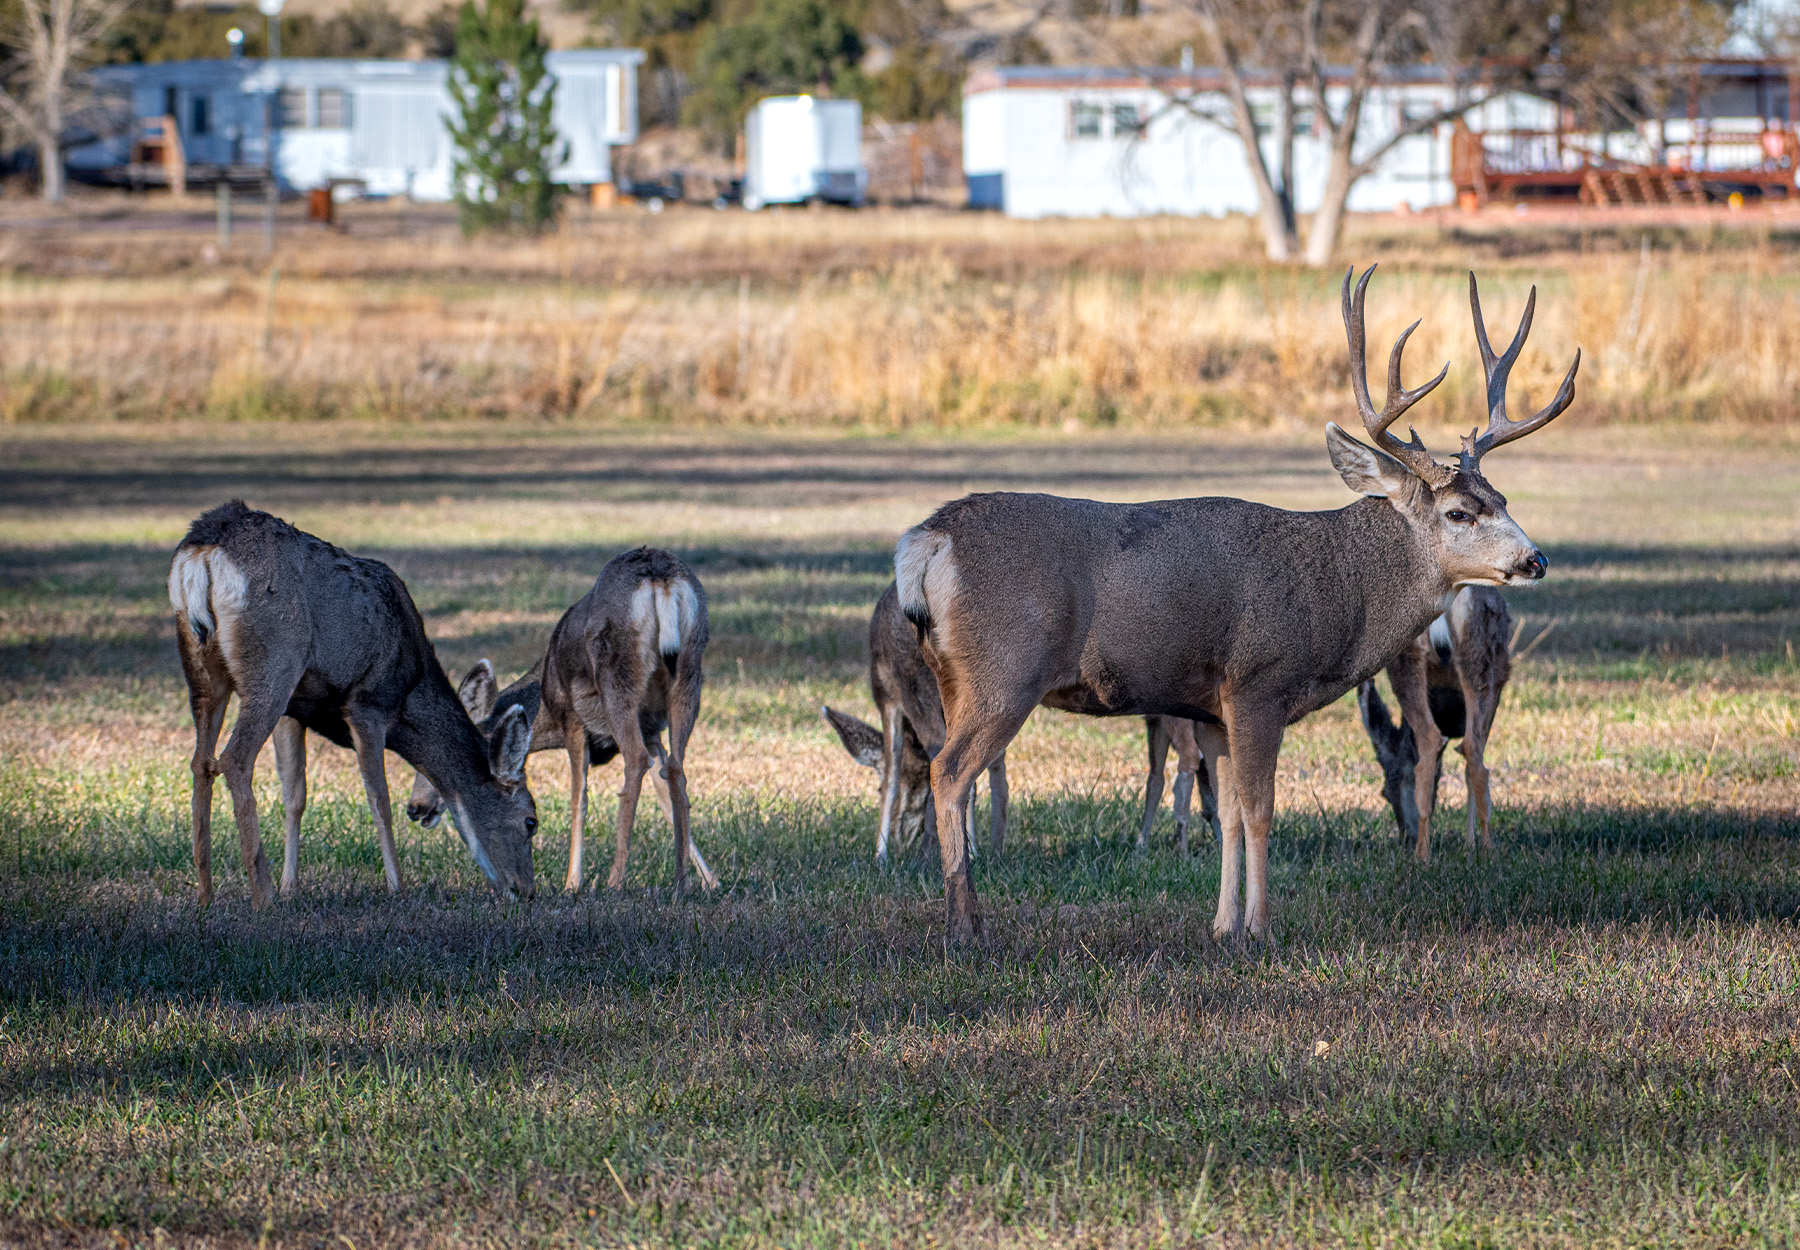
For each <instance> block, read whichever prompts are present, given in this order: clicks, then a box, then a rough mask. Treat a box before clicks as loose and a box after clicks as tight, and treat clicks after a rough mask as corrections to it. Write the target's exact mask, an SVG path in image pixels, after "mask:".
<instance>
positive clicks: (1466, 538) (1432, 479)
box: [1325, 266, 1581, 590]
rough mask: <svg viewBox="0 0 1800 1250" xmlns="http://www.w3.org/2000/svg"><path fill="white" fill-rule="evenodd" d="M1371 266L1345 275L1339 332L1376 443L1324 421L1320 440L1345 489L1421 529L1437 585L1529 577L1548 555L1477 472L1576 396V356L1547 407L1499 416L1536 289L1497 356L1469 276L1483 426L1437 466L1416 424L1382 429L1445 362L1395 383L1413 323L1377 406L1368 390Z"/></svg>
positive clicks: (1392, 356) (1428, 386)
mask: <svg viewBox="0 0 1800 1250" xmlns="http://www.w3.org/2000/svg"><path fill="white" fill-rule="evenodd" d="M1374 272H1375V270H1374V267H1373V266H1371V267H1370V268H1369V269H1368V271H1367V272H1365V273H1364V274H1363V276H1362V280H1361V281H1359V282H1358V283H1357V284H1356V289H1355V290H1354V291H1352V290H1351V287H1350V279H1351V277H1352V276H1353V275H1354V273H1355V270H1352V271H1351V272H1350V273H1348V274H1345V275H1344V331H1345V334H1346V335H1347V337H1348V339H1349V344H1350V389H1351V391H1352V392H1353V393H1354V394H1355V396H1356V409H1357V412H1358V413H1359V414H1360V415H1361V417H1362V421H1363V428H1364V429H1366V430H1367V431H1368V432H1369V435H1370V436H1371V437H1372V438H1373V439H1374V442H1375V445H1374V446H1373V447H1371V446H1369V445H1368V444H1366V443H1360V442H1358V441H1357V440H1356V439H1353V438H1351V437H1350V436H1349V435H1348V434H1346V433H1344V431H1343V430H1341V429H1339V428H1338V427H1337V426H1335V425H1333V426H1330V427H1328V429H1327V430H1326V440H1325V441H1326V445H1327V446H1328V447H1329V448H1330V450H1331V462H1332V463H1333V464H1334V465H1336V466H1337V470H1338V473H1339V474H1340V475H1341V476H1342V477H1343V479H1344V482H1345V483H1346V484H1347V485H1348V486H1349V487H1350V489H1351V490H1354V491H1359V492H1361V493H1362V494H1365V495H1374V496H1378V497H1381V498H1385V499H1388V500H1390V501H1392V502H1393V504H1394V506H1395V508H1397V509H1398V510H1399V511H1400V512H1401V513H1403V514H1404V515H1405V516H1406V517H1407V519H1408V520H1410V521H1411V522H1412V524H1413V525H1414V526H1415V527H1416V528H1417V529H1418V530H1419V531H1420V532H1421V536H1422V537H1423V538H1424V539H1425V543H1426V545H1427V547H1429V548H1430V549H1431V550H1432V552H1433V554H1434V555H1435V556H1436V557H1437V564H1438V567H1439V568H1440V569H1442V570H1443V573H1444V576H1445V578H1446V583H1445V589H1446V590H1448V589H1451V588H1452V587H1455V586H1466V585H1479V586H1512V585H1518V584H1519V583H1521V582H1534V581H1537V580H1538V579H1539V578H1541V577H1542V576H1543V575H1544V571H1545V570H1546V569H1547V568H1548V567H1549V561H1547V560H1546V559H1544V553H1543V552H1541V551H1539V550H1538V549H1537V546H1536V545H1535V544H1534V543H1533V542H1532V541H1531V540H1530V539H1529V538H1527V537H1525V531H1523V530H1521V529H1520V528H1519V527H1518V525H1517V524H1516V523H1515V522H1514V521H1513V519H1512V518H1511V517H1510V516H1508V515H1507V514H1506V497H1505V496H1504V495H1502V494H1501V493H1500V492H1499V491H1497V490H1495V489H1494V488H1493V487H1492V486H1490V485H1488V480H1487V479H1486V478H1485V477H1483V476H1482V475H1481V457H1482V456H1483V455H1485V454H1486V453H1487V452H1489V451H1491V450H1493V449H1494V448H1496V447H1501V446H1504V445H1505V444H1507V443H1510V442H1513V441H1514V440H1515V439H1520V438H1523V437H1525V435H1527V434H1529V433H1531V432H1532V431H1533V430H1538V429H1542V428H1543V427H1544V426H1546V425H1548V424H1549V423H1550V422H1551V421H1554V420H1555V419H1556V418H1557V417H1558V416H1559V415H1561V413H1562V411H1563V410H1564V409H1565V408H1567V407H1568V406H1569V404H1570V403H1571V402H1572V401H1573V400H1574V398H1575V374H1576V371H1577V370H1579V369H1580V368H1581V353H1580V352H1579V351H1578V352H1576V353H1575V361H1574V363H1573V364H1571V365H1570V366H1569V372H1568V374H1567V375H1566V376H1565V377H1564V378H1563V382H1562V386H1561V387H1559V388H1558V389H1557V392H1556V396H1555V398H1553V399H1552V400H1551V401H1550V403H1549V404H1548V405H1546V406H1545V407H1544V408H1542V409H1540V410H1539V411H1538V412H1537V413H1535V414H1533V415H1532V416H1530V417H1528V418H1526V419H1525V420H1523V421H1514V420H1513V419H1512V418H1511V417H1509V416H1507V415H1506V383H1507V379H1508V377H1509V376H1510V375H1511V373H1512V367H1513V362H1514V361H1516V360H1517V359H1518V358H1519V352H1520V350H1521V349H1523V348H1524V346H1525V338H1526V336H1527V335H1528V334H1530V333H1531V317H1532V313H1533V311H1534V310H1535V309H1536V308H1537V288H1536V287H1533V288H1532V290H1531V297H1530V298H1529V299H1527V300H1526V301H1525V315H1524V316H1523V317H1521V318H1520V319H1519V329H1518V332H1517V333H1516V334H1514V335H1513V339H1512V342H1511V344H1509V345H1508V346H1507V349H1506V350H1505V351H1504V352H1498V353H1496V352H1495V351H1494V347H1493V344H1492V343H1490V342H1488V335H1487V323H1486V322H1485V321H1484V320H1483V319H1482V315H1481V296H1480V293H1479V292H1478V291H1477V289H1476V285H1475V275H1474V274H1472V273H1471V274H1470V275H1469V312H1470V315H1471V316H1472V317H1473V318H1474V321H1475V344H1476V346H1477V347H1478V348H1480V350H1481V367H1482V371H1483V372H1484V373H1485V374H1486V375H1487V406H1488V423H1487V429H1486V430H1480V429H1477V430H1475V431H1473V432H1471V433H1469V434H1468V435H1466V436H1464V438H1463V440H1462V451H1461V453H1459V454H1458V456H1457V464H1456V466H1455V467H1452V466H1450V465H1448V464H1440V463H1439V462H1438V461H1436V460H1434V459H1432V457H1431V453H1430V452H1428V451H1427V450H1426V449H1425V444H1424V443H1422V442H1420V441H1419V436H1418V433H1417V432H1416V431H1409V433H1410V434H1411V436H1410V437H1409V438H1408V439H1407V440H1406V441H1405V442H1401V441H1400V439H1398V438H1397V437H1395V436H1394V434H1393V433H1392V432H1391V427H1392V426H1393V424H1394V422H1395V421H1397V420H1399V418H1400V416H1401V414H1403V413H1404V412H1405V411H1406V410H1407V409H1408V408H1411V407H1412V406H1413V405H1414V404H1416V403H1418V402H1419V400H1421V399H1423V398H1424V397H1425V396H1426V395H1429V394H1430V393H1431V391H1432V390H1433V389H1434V388H1435V387H1436V386H1437V384H1438V383H1439V382H1442V381H1443V380H1444V376H1445V374H1446V373H1448V372H1449V369H1450V366H1449V365H1445V366H1444V369H1443V371H1442V372H1440V373H1439V374H1438V375H1437V376H1436V377H1435V378H1432V379H1431V380H1430V381H1429V382H1427V383H1425V384H1424V385H1423V386H1419V387H1415V388H1414V389H1412V390H1407V389H1406V388H1405V386H1403V385H1402V383H1401V381H1400V361H1401V356H1402V354H1403V353H1404V352H1405V350H1406V340H1407V338H1408V337H1409V336H1411V334H1412V332H1413V331H1414V330H1416V329H1417V328H1418V325H1419V323H1418V322H1416V321H1415V322H1413V323H1412V325H1410V326H1408V327H1407V328H1406V329H1405V330H1404V331H1403V332H1402V333H1401V335H1400V337H1399V339H1398V340H1396V341H1395V343H1394V349H1393V351H1392V352H1390V353H1389V354H1388V394H1387V402H1386V403H1385V404H1383V405H1382V407H1381V408H1379V409H1377V408H1376V407H1375V402H1374V400H1373V399H1372V398H1371V397H1370V395H1369V379H1368V372H1367V370H1368V365H1367V361H1366V360H1365V358H1364V356H1365V353H1364V346H1363V297H1364V293H1365V291H1366V290H1367V289H1368V285H1369V278H1370V276H1371V275H1373V274H1374Z"/></svg>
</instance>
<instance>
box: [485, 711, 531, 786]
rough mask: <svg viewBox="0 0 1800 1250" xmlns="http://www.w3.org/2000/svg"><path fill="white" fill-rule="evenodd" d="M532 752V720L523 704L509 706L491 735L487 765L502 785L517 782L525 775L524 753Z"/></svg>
mask: <svg viewBox="0 0 1800 1250" xmlns="http://www.w3.org/2000/svg"><path fill="white" fill-rule="evenodd" d="M529 754H531V721H530V719H529V718H528V717H527V716H526V715H525V709H524V708H522V707H517V706H514V707H509V708H507V709H506V711H505V712H503V713H502V714H501V716H500V723H499V724H498V725H495V726H494V736H493V737H491V738H489V739H488V767H489V768H490V769H492V770H493V774H494V779H495V780H496V781H498V782H500V783H501V784H502V785H508V786H516V785H518V784H519V782H521V781H523V780H524V779H525V757H526V756H527V755H529Z"/></svg>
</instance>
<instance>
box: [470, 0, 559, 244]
mask: <svg viewBox="0 0 1800 1250" xmlns="http://www.w3.org/2000/svg"><path fill="white" fill-rule="evenodd" d="M544 52H545V46H544V38H543V35H542V33H541V32H540V31H539V30H538V24H537V19H536V18H527V17H526V16H525V0H482V7H481V8H477V7H476V5H475V0H464V4H463V6H462V12H461V14H460V15H459V16H458V18H457V23H456V53H455V55H454V56H453V57H452V58H451V61H450V96H451V99H453V100H454V101H455V102H456V113H455V115H453V116H450V117H447V118H445V119H444V120H445V123H446V125H447V126H448V127H449V130H450V139H451V142H452V143H453V144H455V147H456V154H455V158H454V160H453V162H452V166H451V169H452V178H453V180H454V184H455V187H456V207H457V219H458V220H459V221H460V222H461V224H462V228H463V231H464V233H468V234H473V233H474V232H475V231H477V230H484V229H503V230H526V231H531V232H533V233H535V232H537V231H540V230H543V229H544V228H545V227H547V226H549V225H550V224H551V223H552V222H553V221H555V220H556V210H557V201H556V190H557V189H556V186H555V184H554V183H552V182H551V181H550V171H551V170H552V169H553V168H555V167H556V165H558V164H559V163H560V162H561V160H562V156H563V148H562V144H561V143H560V142H559V141H558V139H557V137H556V131H555V130H554V129H553V128H552V127H551V124H550V107H551V102H552V100H553V99H554V97H555V94H556V83H555V81H554V80H553V79H551V77H550V76H549V73H548V71H546V69H545V68H544Z"/></svg>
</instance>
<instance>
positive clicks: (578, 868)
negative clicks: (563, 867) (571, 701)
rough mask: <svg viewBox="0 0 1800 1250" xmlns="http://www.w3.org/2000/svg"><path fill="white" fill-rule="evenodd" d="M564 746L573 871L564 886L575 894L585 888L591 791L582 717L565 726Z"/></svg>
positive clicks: (573, 718) (570, 854)
mask: <svg viewBox="0 0 1800 1250" xmlns="http://www.w3.org/2000/svg"><path fill="white" fill-rule="evenodd" d="M563 746H564V748H565V749H567V751H568V753H569V871H568V874H567V875H566V876H565V877H564V878H563V889H564V890H566V891H567V892H568V893H570V894H574V893H576V892H577V891H578V890H580V889H581V879H582V851H583V849H584V848H585V846H586V842H585V839H586V836H587V794H588V746H587V729H586V727H585V726H583V725H582V723H581V721H580V719H579V718H578V717H571V718H570V723H569V724H568V725H565V726H563Z"/></svg>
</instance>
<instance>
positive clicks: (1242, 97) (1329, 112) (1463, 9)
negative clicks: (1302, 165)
mask: <svg viewBox="0 0 1800 1250" xmlns="http://www.w3.org/2000/svg"><path fill="white" fill-rule="evenodd" d="M1192 2H1193V4H1194V7H1195V10H1196V12H1197V16H1198V17H1199V19H1200V26H1201V29H1202V31H1203V32H1204V33H1205V35H1206V38H1207V41H1208V42H1209V43H1210V44H1211V45H1212V52H1213V55H1214V58H1215V59H1216V61H1217V63H1218V69H1219V72H1220V75H1221V76H1222V77H1223V79H1224V86H1225V96H1226V105H1227V109H1226V111H1225V113H1224V114H1223V115H1220V114H1218V113H1217V112H1215V111H1213V110H1211V109H1209V108H1207V107H1206V106H1205V105H1204V104H1202V103H1199V102H1196V101H1194V100H1186V101H1182V102H1181V103H1182V104H1183V105H1184V106H1185V107H1187V108H1188V109H1189V110H1190V111H1192V112H1194V113H1195V114H1196V115H1197V116H1200V117H1202V118H1204V119H1206V120H1211V121H1214V122H1217V123H1218V124H1220V125H1222V126H1224V127H1226V128H1227V129H1229V130H1231V131H1232V132H1234V133H1235V134H1236V135H1237V136H1238V139H1239V140H1240V142H1242V144H1243V147H1244V157H1245V160H1246V161H1247V162H1248V163H1249V166H1250V177H1251V181H1252V182H1253V183H1254V184H1255V186H1256V195H1257V210H1258V212H1257V215H1258V219H1259V220H1260V222H1261V224H1262V231H1263V241H1264V246H1265V248H1266V250H1267V253H1268V256H1269V258H1270V259H1271V260H1276V261H1289V260H1293V259H1295V258H1296V257H1300V256H1303V257H1304V259H1305V261H1306V263H1307V264H1309V265H1315V266H1323V265H1328V264H1330V263H1331V257H1332V253H1333V252H1334V251H1335V250H1336V248H1337V241H1338V236H1339V235H1340V234H1341V233H1342V231H1343V224H1344V212H1345V206H1346V205H1347V204H1348V203H1349V199H1350V191H1351V189H1352V188H1353V187H1355V185H1356V183H1357V182H1358V181H1359V180H1360V179H1362V178H1363V177H1364V176H1365V175H1367V174H1369V173H1370V172H1371V171H1373V170H1374V169H1375V168H1376V167H1377V166H1378V165H1379V164H1380V163H1381V161H1382V160H1383V159H1384V158H1385V157H1386V156H1387V155H1388V153H1389V152H1391V151H1393V149H1394V148H1395V147H1396V146H1397V145H1398V144H1400V143H1401V142H1402V141H1404V140H1406V139H1410V138H1412V137H1414V136H1416V135H1422V134H1426V133H1429V132H1431V131H1434V130H1436V129H1437V127H1439V126H1440V125H1443V124H1444V123H1445V122H1448V121H1451V120H1454V119H1455V118H1457V117H1460V116H1461V115H1462V114H1463V113H1465V112H1467V111H1468V110H1469V108H1471V107H1472V106H1473V105H1474V104H1476V103H1477V102H1478V100H1477V98H1476V97H1475V96H1473V95H1472V94H1471V93H1470V92H1469V90H1468V82H1467V80H1466V78H1465V77H1464V76H1463V75H1462V74H1461V72H1460V71H1459V69H1458V61H1457V58H1456V56H1455V50H1456V46H1457V43H1458V40H1457V38H1456V36H1457V35H1458V33H1459V32H1460V31H1461V29H1462V27H1463V24H1464V22H1465V19H1466V16H1467V13H1468V11H1469V10H1470V9H1471V8H1474V7H1477V6H1475V5H1471V4H1460V5H1459V4H1455V3H1451V2H1450V0H1367V2H1364V0H1280V2H1278V3H1273V4H1271V3H1269V0H1192ZM1334 57H1336V58H1338V60H1339V68H1338V69H1336V70H1335V71H1334V69H1333V68H1331V61H1332V59H1333V58H1334ZM1427 57H1429V63H1431V64H1435V65H1437V66H1438V67H1440V69H1441V71H1442V73H1443V75H1444V78H1445V81H1446V82H1448V83H1449V84H1450V85H1451V86H1452V88H1453V92H1452V98H1451V101H1450V103H1449V104H1447V105H1446V106H1445V107H1443V108H1441V109H1435V110H1432V111H1431V112H1429V113H1424V114H1421V115H1417V116H1403V117H1402V118H1401V119H1400V122H1399V124H1398V125H1397V126H1395V127H1394V129H1392V130H1391V131H1387V132H1386V133H1383V134H1381V135H1380V136H1379V137H1374V136H1371V135H1369V134H1367V133H1366V132H1365V129H1364V126H1363V119H1364V115H1365V110H1366V108H1367V105H1368V102H1369V95H1370V92H1371V91H1372V90H1373V89H1375V88H1376V87H1377V86H1378V85H1379V83H1380V82H1381V80H1382V78H1383V76H1384V74H1385V73H1386V72H1387V71H1388V70H1390V69H1392V68H1393V67H1395V66H1397V65H1402V64H1406V65H1414V66H1416V65H1420V64H1425V63H1427ZM1253 79H1265V80H1267V81H1271V82H1273V83H1275V84H1277V85H1278V90H1279V97H1278V101H1277V103H1278V105H1279V107H1278V108H1276V109H1275V110H1274V114H1273V116H1272V117H1270V118H1269V120H1270V122H1271V123H1272V124H1273V126H1274V139H1275V144H1274V147H1275V152H1276V163H1277V167H1276V168H1275V169H1271V168H1270V161H1269V158H1268V156H1267V154H1266V153H1265V152H1264V149H1263V135H1262V126H1261V124H1260V123H1259V119H1258V117H1257V114H1256V110H1255V108H1254V107H1253V106H1252V104H1251V100H1250V92H1251V88H1252V80H1253ZM1302 89H1304V91H1305V93H1306V96H1307V98H1306V99H1302V98H1301V93H1302ZM1309 115H1310V117H1311V119H1312V125H1313V126H1314V128H1315V133H1317V134H1318V136H1319V138H1320V139H1321V140H1322V141H1323V143H1324V144H1325V146H1326V151H1327V165H1326V175H1325V186H1324V190H1323V193H1322V195H1321V197H1320V200H1319V204H1318V206H1317V208H1316V209H1315V210H1314V213H1313V217H1312V222H1311V228H1310V229H1309V230H1308V231H1307V234H1306V238H1305V240H1304V242H1302V240H1301V237H1300V227H1299V216H1298V211H1297V206H1296V204H1295V195H1294V164H1295V162H1294V140H1295V137H1296V134H1297V131H1298V127H1297V124H1296V123H1297V121H1298V119H1300V118H1301V117H1303V116H1309Z"/></svg>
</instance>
